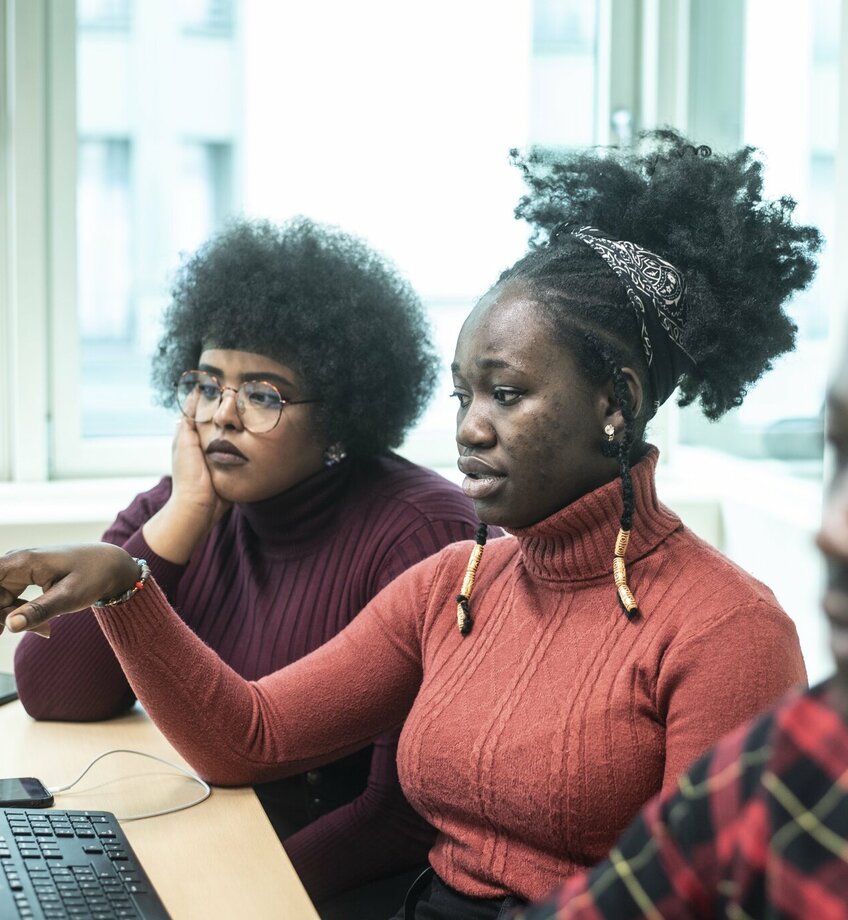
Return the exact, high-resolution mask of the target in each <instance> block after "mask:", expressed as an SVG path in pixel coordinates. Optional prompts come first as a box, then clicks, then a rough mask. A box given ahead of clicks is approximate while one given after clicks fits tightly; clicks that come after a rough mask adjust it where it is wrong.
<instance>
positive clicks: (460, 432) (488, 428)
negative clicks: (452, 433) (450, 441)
mask: <svg viewBox="0 0 848 920" xmlns="http://www.w3.org/2000/svg"><path fill="white" fill-rule="evenodd" d="M496 441H497V432H496V431H495V426H494V425H493V424H492V419H491V417H490V416H489V414H488V413H487V412H486V411H485V408H484V404H483V401H482V400H480V399H477V400H475V399H472V400H471V402H470V403H469V404H468V405H467V406H466V407H465V408H464V409H463V408H462V407H460V409H459V411H458V412H457V414H456V443H457V444H458V445H459V447H461V448H462V447H466V448H469V447H476V448H480V447H492V446H493V445H494V444H495V442H496Z"/></svg>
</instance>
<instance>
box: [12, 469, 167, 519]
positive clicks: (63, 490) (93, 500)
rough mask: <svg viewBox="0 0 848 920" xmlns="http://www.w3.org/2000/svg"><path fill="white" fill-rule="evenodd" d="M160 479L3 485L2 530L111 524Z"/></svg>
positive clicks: (76, 480) (151, 477)
mask: <svg viewBox="0 0 848 920" xmlns="http://www.w3.org/2000/svg"><path fill="white" fill-rule="evenodd" d="M157 481H158V477H156V476H145V477H131V478H121V479H65V480H58V481H56V482H13V483H10V482H5V483H0V527H3V526H13V525H14V526H19V525H28V524H88V523H100V522H103V521H106V522H111V521H113V520H114V518H115V515H116V514H117V513H118V512H119V511H120V510H121V509H123V508H126V506H127V505H128V504H129V503H130V502H131V501H132V500H133V498H135V496H136V495H138V493H139V492H143V491H146V490H147V489H149V488H151V486H153V485H154V484H155V483H156V482H157Z"/></svg>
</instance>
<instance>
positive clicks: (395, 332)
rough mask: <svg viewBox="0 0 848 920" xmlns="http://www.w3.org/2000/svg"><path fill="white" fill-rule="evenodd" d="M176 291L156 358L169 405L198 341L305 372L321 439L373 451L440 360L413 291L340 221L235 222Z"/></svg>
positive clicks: (382, 445)
mask: <svg viewBox="0 0 848 920" xmlns="http://www.w3.org/2000/svg"><path fill="white" fill-rule="evenodd" d="M172 298H173V299H172V302H171V304H170V306H169V307H168V308H167V310H166V312H165V316H164V333H163V335H162V338H161V340H160V343H159V347H158V350H157V352H156V354H155V356H154V359H153V384H154V387H155V388H156V391H157V393H158V395H159V400H160V402H161V403H162V404H164V405H166V406H173V405H174V403H175V399H174V389H173V385H174V382H175V381H176V380H177V379H178V378H179V376H180V374H181V373H182V372H183V371H186V370H190V369H192V368H194V367H196V365H197V362H198V358H199V357H200V354H201V353H202V352H203V350H204V349H207V348H228V349H236V350H239V351H251V352H255V353H257V354H261V355H265V356H266V357H268V358H272V359H273V360H275V361H279V362H281V363H283V364H288V365H290V366H292V367H294V368H295V370H297V371H298V372H299V373H300V374H301V376H302V377H303V379H304V382H305V384H306V387H307V388H308V394H309V395H310V396H311V397H315V398H316V399H319V400H320V402H319V403H318V404H317V416H316V420H317V424H318V425H319V427H320V429H321V431H322V433H323V434H324V435H325V436H326V437H327V443H328V444H329V443H334V442H336V441H339V442H341V443H342V444H343V445H344V448H345V450H346V451H347V453H348V455H350V456H354V455H376V454H380V453H384V452H386V451H387V450H389V449H391V448H393V447H397V446H398V445H399V444H400V443H401V441H402V440H403V437H404V434H405V433H406V432H407V430H408V429H409V427H410V426H411V425H412V424H413V422H415V420H416V419H417V418H418V417H419V416H420V414H421V412H422V411H423V409H424V407H425V405H426V402H427V400H428V399H429V397H430V396H431V394H432V392H433V387H434V385H435V381H436V375H437V370H438V359H437V357H436V353H435V351H434V349H433V346H432V343H431V341H430V334H429V329H428V326H427V322H426V320H425V317H424V313H423V310H422V306H421V302H420V300H419V298H418V296H417V295H416V294H415V292H414V291H413V290H412V288H411V287H410V285H409V284H408V283H407V282H406V281H405V280H404V279H403V278H402V277H401V276H400V274H399V273H398V272H397V270H396V269H395V268H394V266H393V265H391V264H390V263H389V262H388V261H387V260H386V259H385V258H384V257H383V256H381V255H380V254H378V253H377V252H375V251H374V250H373V249H371V248H370V247H369V246H367V245H366V244H365V243H364V242H363V241H362V240H360V239H357V238H356V237H354V236H351V235H350V234H347V233H344V232H342V231H341V230H339V229H337V228H334V227H328V226H324V225H320V224H316V223H314V222H313V221H311V220H308V219H307V218H303V217H300V218H296V219H294V220H292V221H289V222H288V223H286V224H283V225H282V226H279V227H278V226H275V225H273V224H271V223H269V222H267V221H248V220H238V221H235V222H233V223H231V224H229V225H228V226H227V227H226V228H225V229H224V230H223V231H222V232H221V233H220V234H218V235H217V236H215V237H213V238H212V239H211V240H209V241H208V242H207V243H206V244H205V245H204V246H202V247H201V248H200V249H199V250H198V251H197V252H196V253H195V254H194V255H193V256H192V257H191V258H190V259H188V261H187V262H185V263H184V264H183V266H182V267H181V269H180V270H179V272H178V273H177V277H176V280H175V283H174V287H173V290H172Z"/></svg>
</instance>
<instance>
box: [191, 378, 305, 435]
mask: <svg viewBox="0 0 848 920" xmlns="http://www.w3.org/2000/svg"><path fill="white" fill-rule="evenodd" d="M188 374H204V375H205V376H206V377H209V379H210V380H214V381H215V385H216V386H217V387H218V405H217V406H216V407H215V411H214V412H213V413H212V415H211V417H210V418H208V419H207V420H206V421H205V422H198V421H197V419H196V418H194V417H193V416H191V415H188V414H186V412H184V411H183V407H182V405H180V397H179V395H177V397H176V400H177V406H178V407H179V410H180V415H182V416H183V417H184V418H187V419H189V420H190V421H192V422H194V423H195V425H207V424H209V422H211V421H212V419H214V417H215V413H216V412H217V411H218V410H219V409H220V408H221V403H222V402H223V401H224V393H226V392H227V390H229V391H230V392H231V393H232V394H233V395H234V397H235V405H236V415H237V416H238V418H239V421H240V422H241V424H242V427H243V428H244V430H245V431H247V432H248V433H250V434H268V432H269V431H273V430H274V429H275V428H276V427H277V425H279V424H280V419H281V418H282V417H283V409H285V408H286V406H300V405H303V404H304V403H318V402H321V400H320V399H287V398H286V397H285V396H283V394H282V393H280V391H279V390H278V389H277V387H276V386H275V385H274V384H273V383H271V381H270V380H245V381H244V383H241V384H239V385H238V386H237V387H225V386H221V381H220V380H218V378H217V377H216V376H215V375H214V374H210V373H209V371H201V370H199V369H198V368H195V369H194V370H190V371H183V372H182V373H181V374H180V377H179V380H175V381H174V384H173V386H174V390H175V391H177V392H178V387H179V385H180V382H181V381H182V379H183V377H185V376H187V375H188ZM250 383H262V384H264V385H265V386H267V387H271V389H272V390H273V391H274V392H275V393H276V394H277V396H279V398H280V411H279V413H278V414H277V421H276V422H274V424H273V425H272V426H271V427H270V428H266V429H265V430H264V431H251V430H250V429H249V428H248V427H247V425H245V424H244V418H243V416H242V414H241V409H239V398H238V395H239V391H240V390H241V389H242V387H246V386H247V385H248V384H250Z"/></svg>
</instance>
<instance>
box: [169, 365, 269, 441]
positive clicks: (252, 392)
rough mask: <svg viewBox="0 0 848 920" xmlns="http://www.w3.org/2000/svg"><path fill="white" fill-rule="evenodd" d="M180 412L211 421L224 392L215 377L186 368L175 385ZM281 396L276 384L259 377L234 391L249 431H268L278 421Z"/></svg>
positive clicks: (200, 420) (239, 412) (239, 411)
mask: <svg viewBox="0 0 848 920" xmlns="http://www.w3.org/2000/svg"><path fill="white" fill-rule="evenodd" d="M176 392H177V403H178V404H179V407H180V411H181V412H182V413H183V415H185V416H187V417H188V418H190V419H193V420H194V421H195V422H198V423H200V424H202V423H204V422H211V421H212V417H213V416H214V415H215V412H216V411H217V410H218V406H219V405H220V403H221V395H222V393H223V392H224V391H223V390H222V388H221V386H220V384H219V383H218V381H217V380H216V379H215V378H214V377H213V376H212V375H211V374H207V373H205V372H204V371H186V372H185V373H184V374H183V375H182V377H180V379H179V381H178V382H177V386H176ZM283 405H284V403H283V399H282V397H281V396H280V394H279V392H278V391H277V388H276V387H274V386H273V385H272V384H270V383H265V382H264V381H261V380H249V381H247V382H246V383H243V384H242V385H241V386H240V387H239V388H238V390H237V391H236V411H237V412H238V414H239V418H240V419H241V422H242V424H243V425H244V427H245V428H246V429H247V430H248V431H252V432H255V433H260V432H263V431H270V430H271V429H272V428H273V427H274V426H275V425H276V424H277V422H278V421H279V419H280V413H281V412H282V411H283Z"/></svg>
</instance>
